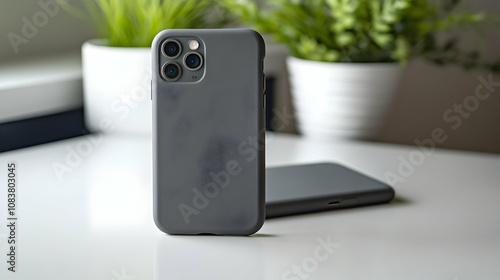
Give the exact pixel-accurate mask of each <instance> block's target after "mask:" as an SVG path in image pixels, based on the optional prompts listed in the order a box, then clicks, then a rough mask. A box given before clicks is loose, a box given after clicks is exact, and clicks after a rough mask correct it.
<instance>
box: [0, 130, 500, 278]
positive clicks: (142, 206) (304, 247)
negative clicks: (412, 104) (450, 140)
mask: <svg viewBox="0 0 500 280" xmlns="http://www.w3.org/2000/svg"><path fill="white" fill-rule="evenodd" d="M268 136H269V138H273V139H272V140H271V141H269V143H268V146H267V159H266V160H267V164H268V166H276V165H282V164H295V163H312V162H324V161H333V162H338V163H342V164H344V165H346V166H348V167H351V168H353V169H355V170H358V171H361V172H363V173H365V174H368V175H371V176H373V177H375V178H378V179H381V180H383V178H384V173H385V172H386V171H392V172H394V173H396V174H397V168H398V164H399V163H400V158H398V157H400V156H403V157H408V155H409V154H410V153H411V152H412V151H415V150H416V148H412V147H405V146H396V145H388V144H375V143H367V142H329V143H327V142H314V141H311V140H306V139H303V138H300V137H296V136H286V135H273V134H269V135H268ZM87 137H98V136H87ZM87 137H80V138H74V139H70V140H65V141H60V142H56V143H51V144H46V145H41V146H36V147H31V148H27V149H22V150H17V151H12V152H7V153H3V154H0V167H1V168H2V169H3V170H0V186H1V188H0V189H1V191H0V199H1V202H0V205H1V209H0V221H1V225H2V226H1V228H0V238H1V242H0V253H1V257H0V259H1V260H2V262H1V264H0V279H2V280H3V279H23V280H24V279H26V280H28V279H30V280H31V279H50V280H59V279H61V280H68V279H71V280H76V279H93V280H95V279H105V280H132V279H135V280H142V279H144V280H146V279H162V280H163V279H189V280H194V279H217V280H220V279H252V280H257V279H294V280H303V279H346V280H347V279H352V280H354V279H375V280H376V279H380V280H389V279H398V280H401V279H418V280H422V279H426V280H433V279H435V280H447V279H448V280H468V279H474V280H475V279H495V280H497V279H500V278H499V277H500V203H499V199H500V156H499V155H490V154H480V153H470V152H458V151H449V150H436V152H435V153H434V154H433V155H432V156H429V157H427V158H425V162H424V163H423V164H422V165H420V166H418V167H417V168H416V170H415V172H414V174H413V175H411V176H410V177H408V178H407V180H406V181H405V182H403V183H399V184H397V185H396V186H395V190H396V196H397V198H398V199H397V200H396V201H395V202H393V203H390V204H386V205H378V206H369V207H361V208H353V209H346V210H336V211H329V212H322V213H316V214H307V215H300V216H292V217H285V218H277V219H272V220H268V221H266V223H265V224H264V227H263V228H262V229H261V230H260V231H259V232H258V234H256V235H255V236H251V237H217V236H169V235H166V234H164V233H162V232H160V231H159V230H158V229H157V228H156V227H155V225H154V222H153V218H152V187H151V144H150V141H149V139H147V138H128V139H123V137H117V136H106V137H103V138H97V139H94V142H95V144H93V145H94V146H93V148H92V151H91V152H89V154H88V155H85V156H84V157H83V158H82V161H81V163H79V164H76V163H75V162H74V163H75V164H76V165H74V166H75V167H74V168H72V172H71V173H66V174H64V175H63V177H62V178H63V180H62V182H60V181H59V180H58V179H57V176H56V174H55V172H54V170H53V167H52V164H53V163H54V162H60V163H65V157H67V156H68V154H69V152H68V151H70V150H72V149H74V150H76V149H77V147H78V145H80V148H81V147H83V146H84V145H85V144H82V143H87V142H86V141H88V140H87ZM9 161H16V162H17V164H18V179H19V190H18V196H19V205H18V217H19V220H18V237H17V238H18V252H17V257H18V259H17V261H18V262H17V267H16V268H17V272H16V273H11V272H8V271H7V264H6V262H5V261H4V260H5V259H6V254H7V252H6V237H7V228H6V226H5V225H4V224H6V208H7V207H6V194H7V191H6V181H7V180H6V176H7V175H6V174H7V164H6V163H7V162H9ZM318 239H321V240H324V241H325V242H328V240H329V241H330V242H331V243H333V244H334V245H332V246H331V247H329V249H328V251H327V250H326V249H324V248H322V247H321V242H320V241H318ZM318 246H320V247H318ZM317 248H318V249H317Z"/></svg>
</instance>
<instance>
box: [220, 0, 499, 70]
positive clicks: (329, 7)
mask: <svg viewBox="0 0 500 280" xmlns="http://www.w3.org/2000/svg"><path fill="white" fill-rule="evenodd" d="M219 2H220V3H221V4H222V6H223V7H225V8H226V9H227V10H228V11H230V13H232V14H233V15H235V16H236V17H237V19H238V20H239V21H241V22H245V23H249V24H250V25H252V27H253V28H255V29H257V30H259V31H261V32H264V33H270V34H272V35H273V36H274V38H275V39H276V40H277V41H278V42H282V43H285V44H286V45H287V46H288V48H289V49H290V51H291V54H292V55H293V56H296V57H299V58H303V59H308V60H317V61H327V62H394V61H398V62H400V63H402V64H406V63H407V61H408V60H409V58H411V57H414V56H422V57H424V58H426V59H429V60H432V61H434V62H436V63H440V64H446V63H454V64H459V65H461V66H463V67H464V68H487V69H490V70H494V71H499V70H500V63H499V62H496V63H486V62H482V61H480V58H479V55H478V52H477V51H461V50H460V49H459V48H458V40H457V37H456V36H455V37H453V38H451V39H450V40H448V42H446V43H444V44H439V43H438V41H437V40H436V35H437V34H438V33H441V32H449V33H450V34H453V32H452V31H453V28H455V27H457V28H460V29H467V28H476V27H477V25H478V24H482V23H485V22H487V21H490V20H491V19H493V17H491V16H486V15H485V14H483V13H469V12H457V11H456V10H457V5H458V4H459V2H460V0H444V1H441V3H440V4H434V3H431V2H430V1H428V0H275V1H273V2H272V5H271V7H269V8H268V9H259V7H258V6H257V4H256V3H255V2H254V1H251V0H220V1H219Z"/></svg>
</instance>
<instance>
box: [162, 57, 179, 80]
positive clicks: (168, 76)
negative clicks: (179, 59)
mask: <svg viewBox="0 0 500 280" xmlns="http://www.w3.org/2000/svg"><path fill="white" fill-rule="evenodd" d="M161 74H162V76H163V78H164V79H165V80H167V81H171V82H173V81H176V80H177V79H179V77H180V76H181V67H180V66H179V64H177V63H175V62H167V63H165V64H164V65H163V67H162V71H161Z"/></svg>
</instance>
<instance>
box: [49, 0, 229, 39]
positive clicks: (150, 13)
mask: <svg viewBox="0 0 500 280" xmlns="http://www.w3.org/2000/svg"><path fill="white" fill-rule="evenodd" d="M82 2H83V7H81V8H80V7H77V6H75V5H70V4H69V3H68V0H58V3H59V4H60V5H61V7H63V8H64V9H65V10H67V11H68V12H70V13H71V14H73V15H75V16H77V17H79V18H81V19H83V20H85V21H87V22H89V23H90V24H93V25H94V26H95V27H96V28H97V31H98V33H99V35H100V36H101V37H102V38H105V39H107V41H108V44H109V46H113V47H149V46H151V42H152V41H153V38H154V36H155V35H156V34H157V33H158V32H160V31H161V30H163V29H169V28H207V27H217V26H220V25H221V24H222V23H223V20H224V19H223V17H221V15H220V14H217V12H218V11H217V6H216V5H214V1H213V0H203V1H200V0H82ZM210 19H211V20H210Z"/></svg>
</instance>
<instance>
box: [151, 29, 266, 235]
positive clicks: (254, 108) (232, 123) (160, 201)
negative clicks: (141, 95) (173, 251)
mask: <svg viewBox="0 0 500 280" xmlns="http://www.w3.org/2000/svg"><path fill="white" fill-rule="evenodd" d="M191 36H192V37H197V38H199V39H200V40H202V41H203V45H204V47H205V49H204V60H205V62H204V64H205V74H204V76H203V78H202V79H201V80H199V81H198V82H196V83H186V82H166V81H164V80H163V79H162V78H161V76H160V74H159V69H160V55H161V52H160V50H159V46H160V44H161V42H162V41H163V40H165V39H166V38H170V37H173V38H175V37H191ZM264 55H265V46H264V41H263V40H262V38H261V37H260V35H259V34H258V33H256V32H255V31H253V30H249V29H220V30H209V29H204V30H201V29H200V30H180V29H178V30H165V31H162V32H160V33H159V34H158V35H157V36H156V37H155V39H154V41H153V46H152V58H153V61H152V65H153V74H152V99H153V100H152V101H153V184H154V218H155V223H156V225H157V226H158V228H159V229H161V230H162V231H164V232H167V233H170V234H203V233H207V234H238V235H239V234H241V235H248V234H252V233H254V232H256V231H257V230H259V229H260V227H261V226H262V224H263V222H264V217H265V204H264V199H265V198H264V195H265V186H264V184H265V180H264V178H265V177H264V176H265V169H264V168H265V167H264V164H265V161H264V146H263V143H264V141H263V138H261V136H260V135H262V136H263V135H264V115H263V114H264V113H263V73H262V68H263V58H264ZM235 162H236V163H237V164H238V167H239V168H233V169H234V170H240V171H241V172H239V173H238V174H237V175H230V176H229V180H223V181H224V182H225V181H227V182H228V183H227V186H225V187H221V186H222V185H226V184H224V182H223V183H222V184H217V180H216V179H214V178H213V177H212V176H210V174H218V173H220V172H222V171H225V172H226V174H229V173H228V171H227V165H228V163H229V164H230V165H231V164H235ZM214 184H217V185H218V186H219V188H218V189H219V192H218V193H217V192H216V191H215V190H214V187H213V186H214ZM210 190H211V191H212V192H210V193H211V196H213V197H207V196H206V195H205V198H204V199H202V198H200V197H199V196H197V195H195V193H197V192H201V193H204V192H205V191H210ZM207 201H208V203H207ZM181 205H187V206H189V207H192V209H194V210H196V211H197V213H196V214H192V215H190V216H189V219H188V222H187V221H186V219H185V217H184V216H183V215H182V214H181V211H180V207H181ZM196 205H198V206H200V207H196Z"/></svg>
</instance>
